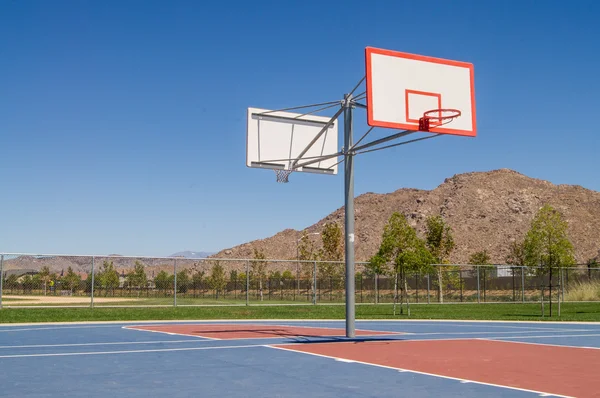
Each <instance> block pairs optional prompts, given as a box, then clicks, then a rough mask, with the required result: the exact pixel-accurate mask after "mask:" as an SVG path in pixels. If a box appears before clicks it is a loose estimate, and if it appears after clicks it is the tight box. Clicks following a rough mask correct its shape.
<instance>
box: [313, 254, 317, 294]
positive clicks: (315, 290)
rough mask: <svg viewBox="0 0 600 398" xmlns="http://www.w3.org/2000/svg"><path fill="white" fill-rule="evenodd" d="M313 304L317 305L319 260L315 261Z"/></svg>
mask: <svg viewBox="0 0 600 398" xmlns="http://www.w3.org/2000/svg"><path fill="white" fill-rule="evenodd" d="M313 304H314V305H317V262H316V261H315V262H313Z"/></svg>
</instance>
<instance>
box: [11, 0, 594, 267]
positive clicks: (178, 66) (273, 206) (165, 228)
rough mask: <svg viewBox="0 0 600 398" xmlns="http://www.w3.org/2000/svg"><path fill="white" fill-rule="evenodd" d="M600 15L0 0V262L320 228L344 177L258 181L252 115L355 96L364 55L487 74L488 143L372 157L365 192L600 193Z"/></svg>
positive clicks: (478, 80)
mask: <svg viewBox="0 0 600 398" xmlns="http://www.w3.org/2000/svg"><path fill="white" fill-rule="evenodd" d="M599 4H600V3H599V2H597V1H591V0H590V1H569V2H567V1H545V2H540V1H516V0H515V1H511V0H505V1H452V2H450V1H428V2H419V1H399V0H393V1H385V0H372V1H345V2H340V1H325V0H323V1H306V0H304V1H268V2H267V1H253V2H241V1H240V2H238V1H219V2H216V1H214V2H203V1H133V0H131V1H78V0H73V1H61V0H57V1H42V0H38V1H16V0H12V1H11V0H5V1H2V2H1V3H0V148H1V152H0V181H1V182H2V193H1V195H0V225H1V227H0V251H4V252H35V253H73V254H84V253H92V254H96V253H97V254H108V253H119V254H123V255H138V254H144V255H159V256H162V255H169V254H172V253H174V252H177V251H180V250H208V251H217V250H219V249H222V248H226V247H230V246H233V245H236V244H240V243H244V242H247V241H250V240H254V239H260V238H265V237H268V236H271V235H272V234H275V233H277V232H278V231H281V230H283V229H285V228H295V229H302V228H305V227H307V226H309V225H311V224H313V223H315V222H316V221H318V220H319V219H321V218H322V217H324V216H325V215H327V214H329V213H330V212H332V211H334V210H335V209H337V208H339V207H341V206H342V205H343V176H342V174H339V175H337V176H320V175H313V174H309V175H300V173H296V174H293V175H292V176H291V177H290V181H291V182H290V183H289V184H277V183H275V176H274V173H273V172H272V171H267V170H257V169H249V168H246V166H245V134H246V119H245V118H246V108H247V107H250V106H252V107H262V108H269V109H276V108H282V107H287V106H293V105H302V104H308V103H314V102H322V101H331V100H338V99H341V98H342V96H343V94H344V93H346V92H348V91H349V90H350V89H351V88H352V87H353V86H354V85H355V83H356V82H358V80H359V79H360V78H361V77H362V76H363V75H364V48H365V47H366V46H374V47H380V48H386V49H391V50H397V51H405V52H412V53H417V54H423V55H430V56H434V57H441V58H448V59H456V60H461V61H466V62H472V63H473V64H474V65H475V90H476V99H477V122H478V137H477V138H473V139H472V138H464V137H452V136H445V137H442V138H437V139H435V140H431V141H425V142H423V143H417V144H412V145H410V146H403V147H399V148H395V149H391V150H387V151H382V152H376V153H375V154H367V155H363V156H361V157H358V158H357V159H356V162H355V165H356V177H355V178H356V191H355V193H356V195H357V196H358V195H360V194H362V193H365V192H379V193H387V192H392V191H394V190H396V189H399V188H403V187H412V188H422V189H433V188H435V187H436V186H438V185H439V184H441V183H442V182H443V181H444V179H445V178H447V177H451V176H452V175H454V174H457V173H464V172H469V171H487V170H493V169H498V168H511V169H514V170H517V171H519V172H521V173H523V174H526V175H528V176H531V177H535V178H541V179H545V180H549V181H551V182H553V183H557V184H558V183H561V184H563V183H564V184H579V185H582V186H584V187H586V188H589V189H593V190H596V191H598V190H600V180H599V178H598V159H597V154H598V148H599V147H600V139H599V138H598V137H599V134H598V133H599V131H598V124H597V123H596V121H595V117H594V116H596V115H597V114H598V109H599V106H600V101H599V98H600V79H599V78H598V69H599V61H600V52H599V51H598V49H599V45H598V40H599V39H600V25H599V24H598V20H599V19H600V5H599ZM358 112H360V111H357V113H358ZM366 129H367V126H366V123H365V121H364V117H362V118H361V117H357V120H356V126H355V130H356V134H357V135H360V134H361V133H362V132H364V131H366ZM379 134H383V133H381V132H380V133H379Z"/></svg>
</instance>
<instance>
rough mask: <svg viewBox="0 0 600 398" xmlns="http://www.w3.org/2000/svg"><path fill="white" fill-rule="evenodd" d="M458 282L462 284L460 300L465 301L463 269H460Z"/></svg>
mask: <svg viewBox="0 0 600 398" xmlns="http://www.w3.org/2000/svg"><path fill="white" fill-rule="evenodd" d="M458 283H459V284H460V302H461V303H462V302H463V277H462V269H459V270H458Z"/></svg>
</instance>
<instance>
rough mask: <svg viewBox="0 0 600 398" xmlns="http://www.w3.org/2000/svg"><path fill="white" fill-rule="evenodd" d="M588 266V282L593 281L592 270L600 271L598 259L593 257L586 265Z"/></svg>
mask: <svg viewBox="0 0 600 398" xmlns="http://www.w3.org/2000/svg"><path fill="white" fill-rule="evenodd" d="M585 264H586V265H587V269H588V280H590V281H591V280H592V270H593V269H596V270H597V269H598V268H599V267H600V263H598V258H597V257H592V258H590V259H588V260H587V261H586V263H585Z"/></svg>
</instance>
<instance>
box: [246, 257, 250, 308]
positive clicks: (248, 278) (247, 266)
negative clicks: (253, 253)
mask: <svg viewBox="0 0 600 398" xmlns="http://www.w3.org/2000/svg"><path fill="white" fill-rule="evenodd" d="M248 305H250V263H249V262H248V260H246V306H248Z"/></svg>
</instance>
